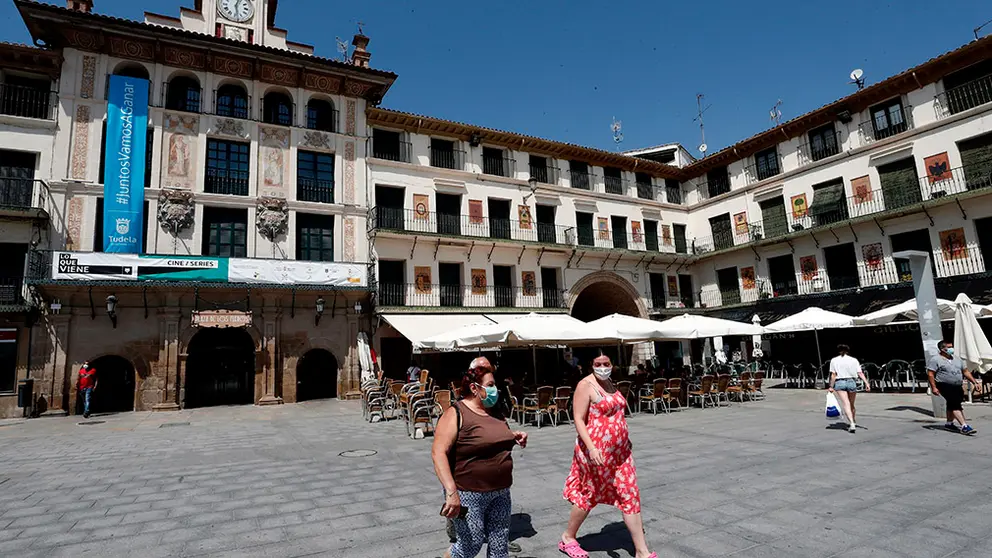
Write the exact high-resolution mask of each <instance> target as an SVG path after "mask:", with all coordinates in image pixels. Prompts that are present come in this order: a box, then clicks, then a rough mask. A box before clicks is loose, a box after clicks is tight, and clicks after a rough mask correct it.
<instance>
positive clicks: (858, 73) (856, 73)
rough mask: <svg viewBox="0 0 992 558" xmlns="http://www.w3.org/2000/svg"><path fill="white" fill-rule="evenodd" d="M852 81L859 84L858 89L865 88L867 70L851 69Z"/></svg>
mask: <svg viewBox="0 0 992 558" xmlns="http://www.w3.org/2000/svg"><path fill="white" fill-rule="evenodd" d="M851 83H853V84H855V85H857V86H858V90H859V91H860V90H862V89H864V88H865V71H864V70H862V69H861V68H855V69H853V70H851Z"/></svg>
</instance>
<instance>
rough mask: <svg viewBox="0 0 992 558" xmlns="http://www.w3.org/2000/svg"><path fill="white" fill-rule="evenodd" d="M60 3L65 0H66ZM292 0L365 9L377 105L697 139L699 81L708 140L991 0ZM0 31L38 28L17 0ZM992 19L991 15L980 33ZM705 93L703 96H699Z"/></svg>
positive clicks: (913, 47) (296, 13)
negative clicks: (389, 81) (379, 82)
mask: <svg viewBox="0 0 992 558" xmlns="http://www.w3.org/2000/svg"><path fill="white" fill-rule="evenodd" d="M58 2H59V3H60V4H62V3H63V2H62V0H58ZM95 4H96V11H98V12H100V13H106V14H111V15H116V16H120V17H125V18H129V19H141V18H142V13H143V12H144V11H145V10H148V11H152V12H157V13H162V14H167V15H177V14H178V10H179V5H181V4H183V5H187V6H192V4H193V0H185V1H182V2H180V1H179V0H142V1H135V0H95ZM754 4H755V3H752V2H741V1H736V2H727V1H724V0H711V1H709V2H699V1H688V2H660V1H657V0H650V1H648V0H643V1H639V2H631V1H622V0H617V1H615V2H603V1H600V0H597V1H592V0H568V1H566V0H532V1H530V2H521V1H518V0H509V1H503V2H468V1H465V0H462V1H458V2H455V1H450V0H430V1H420V2H406V1H403V2H401V1H396V0H393V1H389V0H362V1H359V2H344V1H340V0H283V1H282V2H280V7H279V14H278V17H277V21H276V23H277V25H278V26H280V27H282V28H284V29H287V30H288V31H289V37H290V40H293V41H297V42H303V43H310V44H314V45H316V47H317V53H318V54H320V55H323V56H328V57H333V56H335V55H336V50H335V43H334V37H335V36H340V37H342V38H345V39H347V40H349V42H350V38H351V36H352V35H353V34H354V32H355V30H356V25H355V23H356V22H357V21H362V22H364V23H365V30H366V34H368V35H369V36H370V37H371V38H372V42H371V44H370V45H369V50H370V51H371V52H372V65H373V66H374V67H376V68H381V69H387V70H391V71H394V72H396V73H397V74H399V79H398V80H397V82H396V84H395V85H394V86H393V88H392V89H391V90H390V92H389V94H388V95H387V96H386V99H385V101H384V103H383V106H385V107H388V108H394V109H398V110H404V111H410V112H416V113H420V114H427V115H431V116H436V117H439V118H446V119H450V120H458V121H463V122H469V123H472V124H478V125H482V126H489V127H494V128H500V129H504V130H510V131H514V132H520V133H525V134H532V135H536V136H541V137H546V138H549V139H555V140H561V141H568V142H572V143H577V144H581V145H588V146H593V147H599V148H603V149H609V150H614V149H616V147H615V146H614V143H613V137H612V132H611V131H610V123H611V122H612V119H613V117H616V118H617V119H619V120H621V121H622V122H623V133H624V141H623V143H622V144H621V148H622V149H635V148H638V147H644V146H649V145H655V144H659V143H667V142H673V141H678V142H682V143H683V144H685V145H686V146H687V147H688V148H689V150H690V152H692V153H693V155H696V154H697V153H696V146H697V145H698V144H699V139H700V137H699V129H698V124H697V123H695V122H693V119H694V118H695V116H696V93H703V94H704V95H706V98H705V105H709V107H710V108H709V109H708V110H707V112H706V113H705V115H704V119H705V122H706V140H707V143H708V144H709V148H710V152H711V153H712V152H715V151H716V150H718V149H720V148H722V147H725V146H727V145H730V144H733V143H735V142H736V141H739V140H741V139H744V138H746V137H748V136H751V135H753V134H755V133H757V132H760V131H762V130H764V129H767V128H768V127H770V126H771V125H772V122H771V121H770V119H769V110H770V109H771V107H772V105H773V104H775V102H776V101H777V100H778V99H781V100H782V102H783V104H782V106H781V111H782V114H783V119H789V118H792V117H794V116H797V115H799V114H802V113H804V112H807V111H809V110H811V109H814V108H816V107H819V106H820V105H823V104H825V103H827V102H830V101H833V100H835V99H837V98H839V97H842V96H844V95H846V94H848V93H850V92H851V91H853V90H854V86H852V85H849V84H848V81H849V80H848V74H849V73H850V71H851V70H852V69H853V68H855V67H860V68H863V69H864V70H865V76H866V78H867V79H868V82H869V83H873V82H876V81H878V80H880V79H882V78H884V77H886V76H890V75H892V74H895V73H898V72H899V71H901V70H904V69H906V68H908V67H911V66H914V65H916V64H918V63H920V62H923V61H924V60H927V59H929V58H931V57H933V56H936V55H938V54H940V53H943V52H945V51H948V50H951V49H954V48H956V47H958V46H960V45H962V44H964V43H966V42H968V41H969V40H972V39H973V38H974V35H973V33H972V29H973V28H974V27H976V26H978V25H980V24H981V23H983V22H985V21H987V20H989V19H992V7H990V6H989V4H987V3H985V2H948V3H946V4H945V3H934V2H933V1H932V0H891V1H888V2H884V1H875V0H834V1H831V2H796V1H795V0H791V1H788V2H786V1H784V0H766V1H764V2H761V3H760V5H758V6H755V5H754ZM0 21H12V22H18V23H17V24H14V25H11V24H8V25H4V26H3V28H2V29H0V40H7V41H17V42H29V41H30V38H29V37H28V35H27V32H26V31H25V29H24V26H23V25H22V24H20V23H19V22H20V18H19V17H18V16H17V14H16V11H15V10H14V8H13V5H12V3H11V2H10V0H0ZM989 31H992V25H990V26H989V27H987V28H986V29H985V32H986V33H987V32H989ZM705 105H704V106H705Z"/></svg>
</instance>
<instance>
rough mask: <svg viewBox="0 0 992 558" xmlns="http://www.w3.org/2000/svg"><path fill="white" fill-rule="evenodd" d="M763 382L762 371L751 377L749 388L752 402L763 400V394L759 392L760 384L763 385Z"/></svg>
mask: <svg viewBox="0 0 992 558" xmlns="http://www.w3.org/2000/svg"><path fill="white" fill-rule="evenodd" d="M764 381H765V373H764V371H761V370H759V371H758V372H755V373H754V376H752V382H751V388H750V393H751V400H752V401H755V400H757V399H764V398H765V392H763V391H761V384H762V383H764Z"/></svg>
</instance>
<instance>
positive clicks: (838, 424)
mask: <svg viewBox="0 0 992 558" xmlns="http://www.w3.org/2000/svg"><path fill="white" fill-rule="evenodd" d="M824 430H843V431H845V432H846V431H847V423H846V422H835V423H833V424H828V425H827V426H826V427H825V428H824Z"/></svg>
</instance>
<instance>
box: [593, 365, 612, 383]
mask: <svg viewBox="0 0 992 558" xmlns="http://www.w3.org/2000/svg"><path fill="white" fill-rule="evenodd" d="M592 373H593V374H595V375H596V377H597V378H599V379H600V380H608V379H609V378H610V374H612V373H613V367H612V366H594V367H593V369H592Z"/></svg>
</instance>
